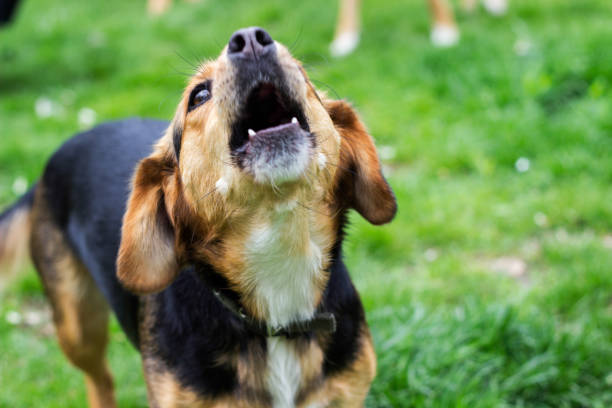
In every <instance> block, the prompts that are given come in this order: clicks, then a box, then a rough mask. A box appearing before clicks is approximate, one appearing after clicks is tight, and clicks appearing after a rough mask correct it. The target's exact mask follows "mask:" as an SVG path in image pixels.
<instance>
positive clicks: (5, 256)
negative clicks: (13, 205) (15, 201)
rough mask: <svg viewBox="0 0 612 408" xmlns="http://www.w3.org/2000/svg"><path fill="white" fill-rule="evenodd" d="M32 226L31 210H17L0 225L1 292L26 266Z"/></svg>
mask: <svg viewBox="0 0 612 408" xmlns="http://www.w3.org/2000/svg"><path fill="white" fill-rule="evenodd" d="M31 225H32V224H31V220H30V209H29V208H28V209H27V210H26V209H23V210H17V212H16V213H15V214H13V216H12V217H11V218H10V219H9V220H7V222H6V223H5V224H0V291H1V290H2V289H3V288H4V286H6V284H7V283H8V282H9V281H10V279H11V278H12V276H13V275H15V273H16V272H18V271H19V270H20V269H22V268H23V266H24V263H25V260H26V259H27V257H28V245H29V244H28V243H29V239H30V230H31Z"/></svg>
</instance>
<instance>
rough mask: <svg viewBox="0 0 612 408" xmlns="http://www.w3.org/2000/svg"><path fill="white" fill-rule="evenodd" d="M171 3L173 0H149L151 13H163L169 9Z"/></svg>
mask: <svg viewBox="0 0 612 408" xmlns="http://www.w3.org/2000/svg"><path fill="white" fill-rule="evenodd" d="M171 4H172V0H149V2H148V10H149V14H151V15H154V16H157V15H160V14H163V13H164V12H165V11H166V10H168V8H169V7H170V5H171Z"/></svg>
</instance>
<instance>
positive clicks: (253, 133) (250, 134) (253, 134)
mask: <svg viewBox="0 0 612 408" xmlns="http://www.w3.org/2000/svg"><path fill="white" fill-rule="evenodd" d="M255 135H256V133H255V131H254V130H253V129H249V136H250V137H253V136H255Z"/></svg>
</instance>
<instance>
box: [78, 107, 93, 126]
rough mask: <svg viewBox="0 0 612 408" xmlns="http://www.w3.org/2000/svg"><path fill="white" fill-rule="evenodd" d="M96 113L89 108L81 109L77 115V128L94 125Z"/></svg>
mask: <svg viewBox="0 0 612 408" xmlns="http://www.w3.org/2000/svg"><path fill="white" fill-rule="evenodd" d="M96 116H97V114H96V111H95V110H93V109H91V108H87V107H85V108H81V109H80V110H79V113H78V120H79V126H80V127H82V128H87V127H91V126H93V124H94V123H96Z"/></svg>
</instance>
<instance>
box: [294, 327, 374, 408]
mask: <svg viewBox="0 0 612 408" xmlns="http://www.w3.org/2000/svg"><path fill="white" fill-rule="evenodd" d="M360 341H361V350H360V351H359V353H358V356H357V359H356V360H355V361H354V362H353V364H352V365H351V366H350V367H348V368H347V369H346V370H344V371H343V372H341V373H339V374H337V375H335V376H334V377H331V378H329V379H327V381H326V382H325V384H324V385H323V386H322V387H320V388H319V391H318V392H315V393H312V394H310V395H309V396H308V398H306V399H305V400H304V401H302V402H301V404H299V405H298V408H306V407H308V406H309V405H311V404H314V403H318V404H319V405H318V406H324V407H334V408H358V407H363V403H364V401H365V398H366V396H367V395H368V391H369V390H370V384H371V383H372V381H373V380H374V377H375V376H376V354H375V353H374V347H373V345H372V339H371V336H370V333H369V331H368V329H367V328H364V329H363V331H362V334H361V338H360Z"/></svg>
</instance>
